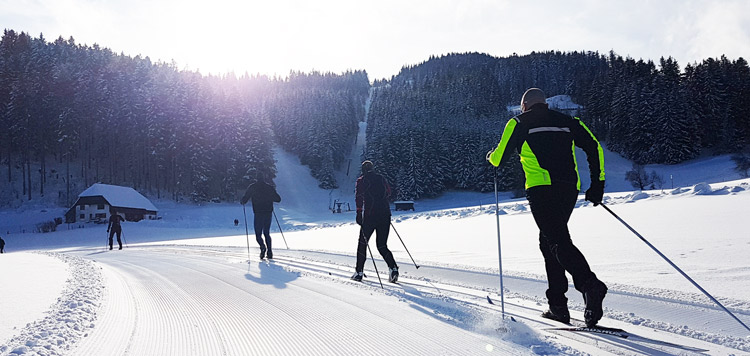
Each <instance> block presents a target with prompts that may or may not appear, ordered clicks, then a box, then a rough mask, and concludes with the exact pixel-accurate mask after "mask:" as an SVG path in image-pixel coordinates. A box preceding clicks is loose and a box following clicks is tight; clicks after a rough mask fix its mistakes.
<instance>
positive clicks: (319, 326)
mask: <svg viewBox="0 0 750 356" xmlns="http://www.w3.org/2000/svg"><path fill="white" fill-rule="evenodd" d="M72 253H73V254H76V255H79V256H81V257H83V258H87V259H91V260H94V261H95V262H96V263H97V265H99V266H101V268H102V274H103V275H104V277H105V284H106V287H107V288H106V293H105V297H104V298H103V302H102V307H101V310H100V312H99V314H98V320H97V321H96V326H95V327H94V328H93V329H92V331H91V333H90V334H89V335H88V336H87V337H85V338H84V339H82V340H81V341H80V342H79V343H78V346H77V347H76V348H75V349H74V350H73V352H72V354H74V355H355V354H356V355H477V354H513V355H516V354H518V355H522V354H594V355H602V354H612V355H640V354H648V355H674V354H684V355H690V354H696V353H695V352H692V351H689V350H686V349H679V348H675V347H669V346H665V345H663V344H659V343H658V342H655V341H666V342H671V343H675V344H681V345H689V346H691V347H697V348H702V349H706V350H708V351H707V352H706V353H703V354H715V355H729V354H737V353H741V352H742V351H739V352H738V350H736V349H732V348H727V347H725V346H720V345H716V344H713V343H710V342H706V341H703V340H697V339H695V338H690V337H686V336H684V334H682V335H678V334H675V333H671V332H667V331H664V330H657V329H654V328H653V327H646V326H640V325H633V324H632V323H626V322H621V321H617V320H613V319H607V318H605V319H604V320H602V322H601V324H603V325H606V326H610V327H616V328H623V329H625V330H627V331H628V332H630V333H633V334H635V335H638V336H640V337H641V339H642V340H640V341H636V340H628V339H621V338H618V337H613V336H607V335H593V334H577V333H572V332H565V331H550V330H544V329H545V328H551V327H559V326H561V325H560V324H557V323H555V322H552V321H549V320H545V319H542V318H540V317H539V313H541V311H542V309H543V308H544V306H543V305H541V304H540V303H538V302H536V301H534V300H531V299H529V298H525V297H524V296H523V295H520V294H516V293H508V292H506V301H505V302H506V303H505V311H506V316H507V318H506V319H505V320H503V319H502V318H501V316H500V305H499V301H500V298H499V296H498V295H497V294H496V292H497V290H496V289H494V288H493V287H492V286H493V284H492V283H491V281H492V279H493V278H495V279H496V278H497V276H494V275H492V274H489V273H481V272H476V271H464V270H462V269H460V268H450V267H437V266H422V267H421V268H420V269H419V270H415V269H414V268H413V265H412V266H409V265H408V262H407V261H399V263H400V265H401V271H402V274H401V276H400V278H399V282H400V283H398V284H391V283H388V282H387V278H386V276H385V273H384V270H385V265H384V263H383V262H382V261H381V260H378V265H379V267H378V268H379V269H380V270H381V272H383V275H382V276H381V277H382V278H383V280H384V285H385V289H381V287H380V284H379V283H378V279H377V277H376V276H375V275H374V271H373V270H372V262H371V261H368V262H367V263H368V264H367V265H366V272H365V273H366V275H367V276H368V278H366V279H365V281H364V282H363V283H359V282H353V281H350V280H349V277H350V275H351V270H352V268H351V266H349V264H351V262H353V257H351V256H342V255H340V254H334V253H325V252H312V251H300V250H281V249H277V250H276V251H275V257H276V258H275V260H272V261H268V260H264V261H260V260H258V258H257V257H258V256H257V249H251V256H250V257H251V258H250V260H248V258H247V257H248V256H247V253H246V251H244V250H243V249H239V248H230V247H226V248H222V247H200V246H197V247H196V246H169V245H165V246H150V247H136V246H132V247H131V248H126V249H125V250H123V251H116V252H97V251H86V250H82V251H78V252H72ZM523 284H531V285H534V286H533V287H528V286H523V287H520V286H521V285H523ZM482 285H483V286H482ZM539 285H542V288H543V284H542V283H541V282H540V281H535V280H529V279H524V278H517V279H514V278H509V279H508V280H506V287H507V288H509V289H510V290H513V289H514V288H515V287H517V286H519V287H520V289H525V288H539ZM488 295H490V296H491V297H492V298H493V300H494V301H495V305H491V304H489V303H487V300H486V298H487V296H488ZM628 298H645V297H639V296H635V295H627V294H618V293H617V292H614V291H610V294H609V295H608V302H610V303H612V304H615V305H618V304H620V303H626V302H627V299H628ZM654 302H655V303H661V304H663V305H664V314H665V315H667V314H674V313H676V314H677V315H679V313H702V314H703V315H705V317H706V318H708V319H711V318H714V317H716V318H718V317H719V316H718V312H717V311H715V310H713V309H712V308H710V307H701V306H696V305H687V304H681V303H679V302H678V301H662V300H660V301H654ZM635 303H644V302H643V301H642V300H641V301H637V302H635ZM572 313H573V316H574V317H581V316H580V315H579V314H581V313H580V312H578V311H572ZM510 317H512V318H513V320H514V321H510ZM646 324H649V322H648V320H647V319H644V322H643V323H642V325H646ZM699 334H700V333H699ZM644 339H645V341H644ZM649 341H651V342H649ZM740 342H741V340H740ZM725 344H726V343H725ZM490 350H491V352H489V351H490Z"/></svg>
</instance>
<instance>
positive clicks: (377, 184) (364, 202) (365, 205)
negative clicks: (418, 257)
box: [352, 161, 398, 283]
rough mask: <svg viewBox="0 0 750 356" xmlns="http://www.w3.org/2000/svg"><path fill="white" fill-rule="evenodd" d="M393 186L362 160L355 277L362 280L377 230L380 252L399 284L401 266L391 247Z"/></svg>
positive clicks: (392, 278)
mask: <svg viewBox="0 0 750 356" xmlns="http://www.w3.org/2000/svg"><path fill="white" fill-rule="evenodd" d="M390 196H391V187H390V186H389V185H388V181H386V179H385V178H384V177H383V176H381V175H379V174H377V173H375V172H374V171H373V164H372V162H370V161H364V162H362V176H360V177H359V178H357V183H356V186H355V202H356V204H357V224H359V225H360V226H361V228H360V230H359V244H358V245H357V266H356V267H355V271H356V272H355V273H354V275H353V276H352V279H353V280H355V281H361V280H362V276H363V275H364V273H363V271H364V268H365V260H366V259H367V244H368V242H369V241H370V237H371V236H372V233H373V232H377V236H376V239H375V243H376V244H377V247H378V252H380V255H381V256H383V259H384V260H385V263H386V264H388V270H389V278H388V280H389V281H390V282H392V283H395V282H396V281H397V280H398V266H397V265H396V260H394V259H393V254H392V253H391V251H390V250H389V249H388V233H389V232H390V229H391V206H390V203H389V202H388V198H389V197H390Z"/></svg>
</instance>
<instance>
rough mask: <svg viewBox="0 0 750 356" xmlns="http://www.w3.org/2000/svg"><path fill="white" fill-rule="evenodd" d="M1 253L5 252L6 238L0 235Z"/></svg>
mask: <svg viewBox="0 0 750 356" xmlns="http://www.w3.org/2000/svg"><path fill="white" fill-rule="evenodd" d="M0 253H5V240H3V238H2V237H0Z"/></svg>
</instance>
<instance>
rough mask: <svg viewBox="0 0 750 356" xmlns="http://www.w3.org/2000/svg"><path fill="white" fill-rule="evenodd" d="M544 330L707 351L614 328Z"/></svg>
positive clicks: (581, 327) (573, 327)
mask: <svg viewBox="0 0 750 356" xmlns="http://www.w3.org/2000/svg"><path fill="white" fill-rule="evenodd" d="M544 330H550V331H570V332H583V333H595V334H602V335H611V336H616V337H619V338H622V339H627V340H630V341H633V342H642V343H646V344H652V345H659V346H664V347H670V348H674V349H679V350H684V351H691V352H706V351H708V350H707V349H701V348H698V347H693V346H687V345H681V344H675V343H673V342H668V341H662V340H654V339H650V338H647V337H643V336H638V335H635V334H631V333H629V332H627V331H625V330H622V329H616V328H607V327H603V326H594V327H587V326H580V327H575V326H572V327H560V328H545V329H544Z"/></svg>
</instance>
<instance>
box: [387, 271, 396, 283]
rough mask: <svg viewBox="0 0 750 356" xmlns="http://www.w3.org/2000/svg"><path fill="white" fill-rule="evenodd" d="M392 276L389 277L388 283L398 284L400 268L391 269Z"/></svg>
mask: <svg viewBox="0 0 750 356" xmlns="http://www.w3.org/2000/svg"><path fill="white" fill-rule="evenodd" d="M390 271H391V275H390V276H389V277H388V282H391V283H396V282H398V267H393V268H391V269H390Z"/></svg>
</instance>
